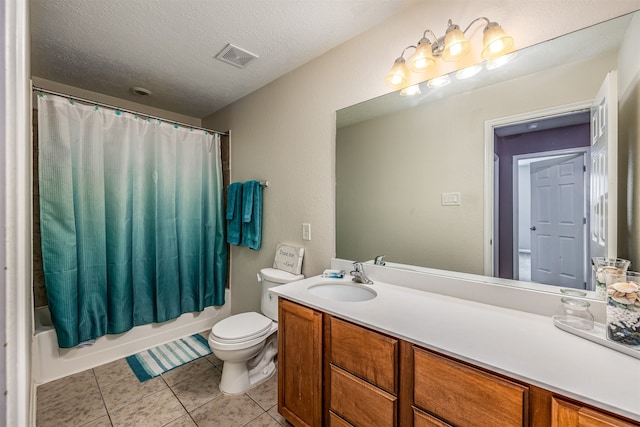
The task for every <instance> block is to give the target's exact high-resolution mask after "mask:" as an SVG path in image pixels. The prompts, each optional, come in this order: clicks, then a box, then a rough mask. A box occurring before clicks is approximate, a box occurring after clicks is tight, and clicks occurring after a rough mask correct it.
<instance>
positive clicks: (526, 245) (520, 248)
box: [513, 148, 589, 289]
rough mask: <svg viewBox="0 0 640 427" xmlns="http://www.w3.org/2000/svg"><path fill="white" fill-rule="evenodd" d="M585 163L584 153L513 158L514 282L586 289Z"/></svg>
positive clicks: (582, 150)
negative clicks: (516, 280)
mask: <svg viewBox="0 0 640 427" xmlns="http://www.w3.org/2000/svg"><path fill="white" fill-rule="evenodd" d="M588 158H589V150H588V148H576V149H567V150H561V151H551V152H543V153H532V154H522V155H516V156H514V158H513V168H514V173H513V179H514V183H513V192H514V194H513V218H514V226H513V240H514V244H513V248H514V251H513V263H514V269H513V271H514V277H513V278H514V279H518V280H522V281H527V282H531V281H532V282H538V283H547V284H553V285H558V286H563V287H571V288H578V289H585V287H586V283H587V277H588V275H589V270H588V268H589V266H588V263H587V260H588V259H589V257H588V256H587V255H588V253H587V251H588V249H587V247H588V246H587V237H588V236H587V230H588V223H587V218H588V206H589V200H588V194H589V193H588V189H589V173H588V164H589V162H588Z"/></svg>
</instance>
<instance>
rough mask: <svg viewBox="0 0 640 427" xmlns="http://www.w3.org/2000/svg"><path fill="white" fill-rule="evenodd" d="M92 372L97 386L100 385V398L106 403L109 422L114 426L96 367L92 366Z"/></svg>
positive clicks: (105, 408) (105, 407)
mask: <svg viewBox="0 0 640 427" xmlns="http://www.w3.org/2000/svg"><path fill="white" fill-rule="evenodd" d="M91 373H92V374H93V378H94V379H95V380H96V386H97V387H98V392H99V393H100V398H101V399H102V404H103V405H104V410H105V412H106V413H107V418H109V424H111V426H112V427H113V420H112V419H111V412H110V411H109V408H108V407H107V402H106V401H105V400H104V394H103V393H102V387H100V382H99V381H98V376H97V375H96V371H95V369H94V368H91ZM96 419H97V418H96ZM94 421H95V420H94Z"/></svg>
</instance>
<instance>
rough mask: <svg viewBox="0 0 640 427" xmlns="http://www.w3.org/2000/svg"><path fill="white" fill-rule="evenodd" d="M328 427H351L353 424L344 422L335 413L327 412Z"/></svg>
mask: <svg viewBox="0 0 640 427" xmlns="http://www.w3.org/2000/svg"><path fill="white" fill-rule="evenodd" d="M329 427H353V424H350V423H348V422H346V421H345V420H344V419H343V418H341V417H340V416H339V415H336V413H335V412H333V411H329Z"/></svg>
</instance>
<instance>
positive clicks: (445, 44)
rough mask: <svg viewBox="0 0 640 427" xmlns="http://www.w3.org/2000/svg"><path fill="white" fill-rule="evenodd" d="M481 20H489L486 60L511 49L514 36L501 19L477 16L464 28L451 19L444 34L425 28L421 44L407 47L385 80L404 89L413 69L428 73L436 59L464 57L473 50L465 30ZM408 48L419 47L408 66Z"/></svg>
mask: <svg viewBox="0 0 640 427" xmlns="http://www.w3.org/2000/svg"><path fill="white" fill-rule="evenodd" d="M479 21H485V22H486V24H485V27H484V30H483V37H482V42H483V48H482V52H481V56H482V59H483V60H486V61H492V60H495V59H496V58H499V57H501V56H502V55H505V54H507V53H509V52H511V50H512V48H513V38H512V37H510V36H509V35H507V34H506V33H505V32H504V30H503V29H502V27H501V26H500V25H499V24H498V23H497V22H492V21H490V20H489V19H488V18H485V17H480V18H476V19H474V20H473V21H471V23H470V24H469V25H468V26H467V28H465V30H464V31H462V30H461V29H460V27H459V26H458V25H456V24H454V23H453V22H452V21H451V20H449V22H448V25H447V31H446V32H445V35H444V36H442V37H438V36H436V35H435V33H434V32H433V31H431V30H425V31H424V33H423V34H422V38H421V39H420V40H419V41H418V44H417V46H414V45H411V46H407V47H406V48H404V50H403V51H402V54H401V55H400V56H399V57H398V58H397V59H396V60H395V62H394V63H393V67H391V70H390V71H389V73H388V74H387V75H386V77H385V79H384V80H385V82H386V83H387V84H388V85H389V86H391V87H392V88H394V89H400V88H403V87H406V86H407V85H408V84H409V83H410V71H411V72H414V73H425V72H427V71H428V70H429V69H431V68H432V67H433V66H435V64H436V59H441V60H443V61H447V62H455V61H458V60H459V59H461V58H463V57H464V56H466V55H467V54H468V53H469V52H470V51H471V43H470V42H469V40H467V38H466V37H465V34H466V33H467V31H469V29H470V28H471V26H472V25H473V24H475V23H476V22H479ZM429 37H431V38H429ZM408 49H414V50H415V51H414V53H413V55H412V56H411V58H410V59H409V65H408V66H407V63H406V60H405V59H404V55H405V53H406V51H407V50H408ZM409 70H410V71H409Z"/></svg>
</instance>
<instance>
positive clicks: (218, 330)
mask: <svg viewBox="0 0 640 427" xmlns="http://www.w3.org/2000/svg"><path fill="white" fill-rule="evenodd" d="M272 323H273V321H272V320H271V319H269V318H268V317H266V316H263V315H262V314H260V313H255V312H250V313H240V314H235V315H233V316H230V317H227V318H226V319H224V320H221V321H220V322H218V323H216V324H215V325H213V328H212V329H211V333H212V334H213V335H214V336H215V337H216V340H218V341H220V342H225V343H236V342H242V341H248V340H251V339H253V338H258V337H260V336H262V335H264V334H266V333H267V332H268V331H269V330H270V329H271V324H272Z"/></svg>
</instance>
